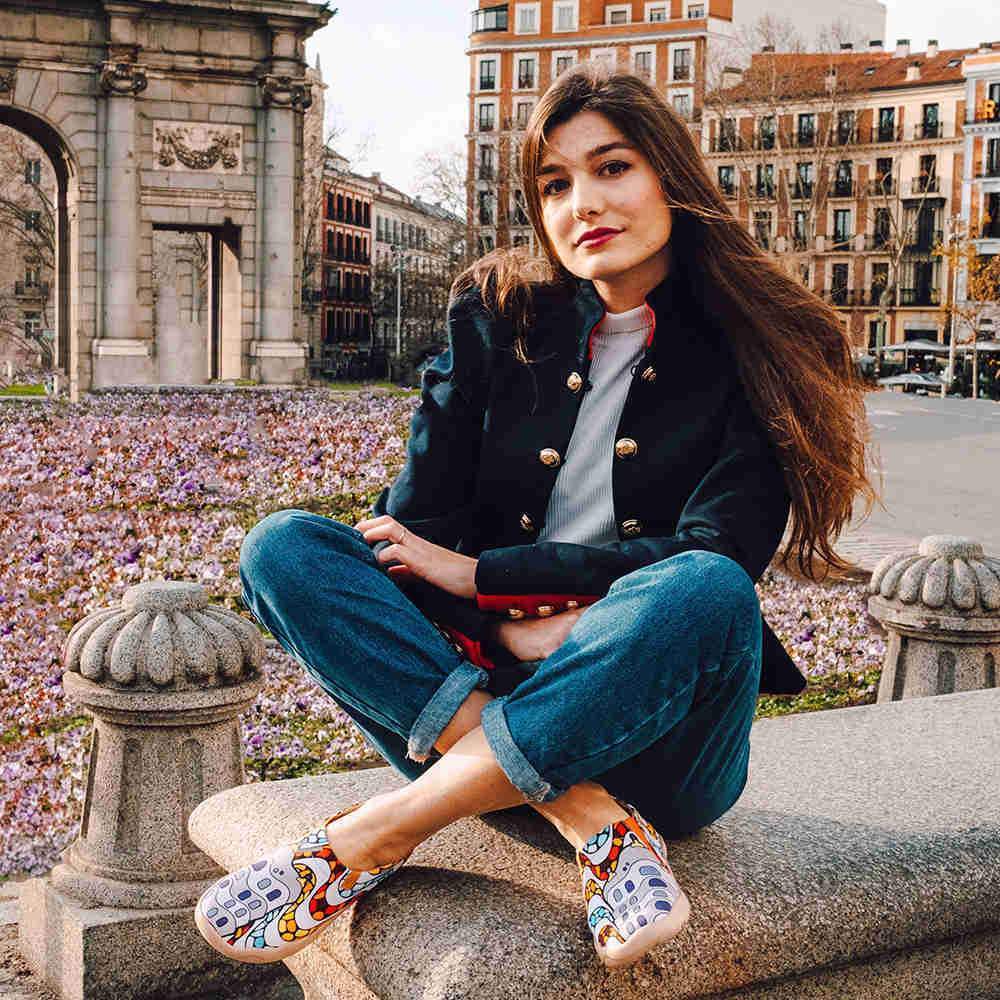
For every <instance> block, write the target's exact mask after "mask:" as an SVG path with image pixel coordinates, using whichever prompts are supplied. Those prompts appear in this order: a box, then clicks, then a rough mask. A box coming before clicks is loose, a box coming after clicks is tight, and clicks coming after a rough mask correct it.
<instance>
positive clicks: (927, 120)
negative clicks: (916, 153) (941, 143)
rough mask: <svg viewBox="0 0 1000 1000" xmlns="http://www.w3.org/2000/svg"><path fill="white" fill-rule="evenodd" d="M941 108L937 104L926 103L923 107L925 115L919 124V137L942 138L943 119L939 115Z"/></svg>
mask: <svg viewBox="0 0 1000 1000" xmlns="http://www.w3.org/2000/svg"><path fill="white" fill-rule="evenodd" d="M939 110H940V109H939V108H938V105H936V104H925V105H924V107H923V116H922V118H921V121H920V124H919V125H918V126H917V135H916V138H918V139H940V138H941V121H940V118H939V117H938V114H939Z"/></svg>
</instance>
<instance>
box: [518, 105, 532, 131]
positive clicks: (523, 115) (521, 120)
mask: <svg viewBox="0 0 1000 1000" xmlns="http://www.w3.org/2000/svg"><path fill="white" fill-rule="evenodd" d="M531 107H532V105H531V101H518V102H517V110H516V112H515V114H516V117H515V119H514V124H515V125H516V126H517V127H518V128H527V127H528V119H529V118H530V117H531Z"/></svg>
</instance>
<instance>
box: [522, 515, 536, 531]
mask: <svg viewBox="0 0 1000 1000" xmlns="http://www.w3.org/2000/svg"><path fill="white" fill-rule="evenodd" d="M521 527H522V528H524V530H525V531H534V530H535V522H534V521H532V520H531V518H530V517H529V516H528V515H527V514H522V515H521Z"/></svg>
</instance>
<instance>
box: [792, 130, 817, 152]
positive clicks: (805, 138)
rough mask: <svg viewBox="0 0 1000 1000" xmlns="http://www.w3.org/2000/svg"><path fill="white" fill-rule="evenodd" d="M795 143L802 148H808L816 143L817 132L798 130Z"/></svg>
mask: <svg viewBox="0 0 1000 1000" xmlns="http://www.w3.org/2000/svg"><path fill="white" fill-rule="evenodd" d="M795 145H796V146H799V147H800V148H807V147H810V146H815V145H816V132H815V131H812V130H811V131H808V132H796V134H795Z"/></svg>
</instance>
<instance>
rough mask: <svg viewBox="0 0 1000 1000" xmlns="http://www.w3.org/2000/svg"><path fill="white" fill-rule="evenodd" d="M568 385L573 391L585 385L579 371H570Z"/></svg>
mask: <svg viewBox="0 0 1000 1000" xmlns="http://www.w3.org/2000/svg"><path fill="white" fill-rule="evenodd" d="M566 385H567V386H569V388H570V389H572V390H573V392H576V391H577V390H579V388H580V386H581V385H583V379H582V378H580V373H579V372H570V373H569V378H568V379H566Z"/></svg>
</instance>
